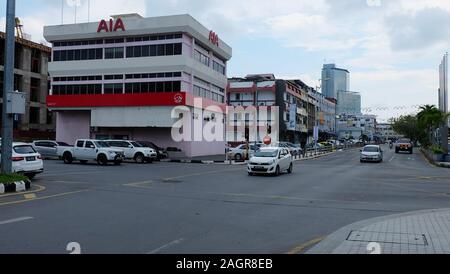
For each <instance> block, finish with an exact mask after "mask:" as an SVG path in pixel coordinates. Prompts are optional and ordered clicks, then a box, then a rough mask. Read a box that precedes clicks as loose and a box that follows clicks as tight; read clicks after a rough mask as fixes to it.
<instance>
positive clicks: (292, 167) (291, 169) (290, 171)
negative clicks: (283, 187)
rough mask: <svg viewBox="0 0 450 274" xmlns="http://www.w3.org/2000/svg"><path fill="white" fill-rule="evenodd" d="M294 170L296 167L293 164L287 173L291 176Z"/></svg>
mask: <svg viewBox="0 0 450 274" xmlns="http://www.w3.org/2000/svg"><path fill="white" fill-rule="evenodd" d="M293 170H294V166H293V165H292V163H291V165H290V166H289V169H288V171H287V172H288V173H289V174H291V173H292V171H293Z"/></svg>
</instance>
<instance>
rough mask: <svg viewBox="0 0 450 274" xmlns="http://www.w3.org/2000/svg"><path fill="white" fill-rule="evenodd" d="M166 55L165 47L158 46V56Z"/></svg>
mask: <svg viewBox="0 0 450 274" xmlns="http://www.w3.org/2000/svg"><path fill="white" fill-rule="evenodd" d="M165 53H166V47H165V45H158V56H164V55H165Z"/></svg>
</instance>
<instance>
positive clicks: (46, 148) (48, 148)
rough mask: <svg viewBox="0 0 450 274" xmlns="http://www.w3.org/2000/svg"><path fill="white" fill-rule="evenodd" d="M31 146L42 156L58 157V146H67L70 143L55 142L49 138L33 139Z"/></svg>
mask: <svg viewBox="0 0 450 274" xmlns="http://www.w3.org/2000/svg"><path fill="white" fill-rule="evenodd" d="M31 145H32V146H33V148H34V149H35V150H36V151H37V152H39V153H40V154H41V155H42V157H45V158H47V157H48V158H53V157H58V149H57V148H58V147H61V146H62V147H68V146H70V145H68V144H66V143H63V142H56V141H51V140H43V141H40V140H39V141H34V142H32V143H31Z"/></svg>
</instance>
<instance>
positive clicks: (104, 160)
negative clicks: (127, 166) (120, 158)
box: [97, 154, 108, 166]
mask: <svg viewBox="0 0 450 274" xmlns="http://www.w3.org/2000/svg"><path fill="white" fill-rule="evenodd" d="M97 163H98V164H99V165H101V166H106V165H108V159H107V158H106V156H105V155H103V154H101V155H99V156H98V158H97Z"/></svg>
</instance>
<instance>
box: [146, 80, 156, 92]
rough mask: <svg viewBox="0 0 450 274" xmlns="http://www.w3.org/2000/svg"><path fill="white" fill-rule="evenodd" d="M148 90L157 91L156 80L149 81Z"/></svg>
mask: <svg viewBox="0 0 450 274" xmlns="http://www.w3.org/2000/svg"><path fill="white" fill-rule="evenodd" d="M148 91H149V92H155V91H156V83H155V82H150V83H148Z"/></svg>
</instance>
